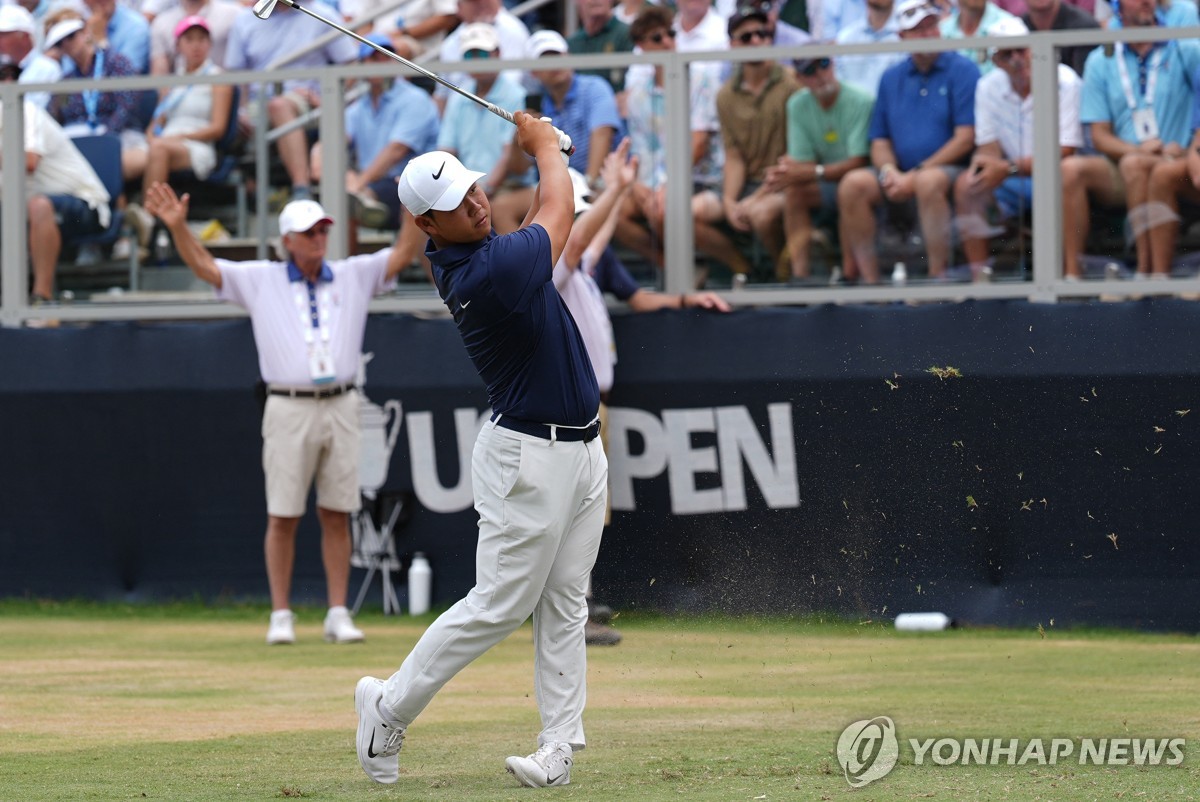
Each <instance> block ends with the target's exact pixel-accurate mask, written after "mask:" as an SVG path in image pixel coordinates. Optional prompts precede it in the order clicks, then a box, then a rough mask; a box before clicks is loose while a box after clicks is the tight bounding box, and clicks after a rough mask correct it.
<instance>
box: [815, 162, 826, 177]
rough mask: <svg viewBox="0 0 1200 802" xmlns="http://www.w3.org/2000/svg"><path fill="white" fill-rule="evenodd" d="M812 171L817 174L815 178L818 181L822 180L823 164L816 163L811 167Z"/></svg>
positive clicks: (823, 175)
mask: <svg viewBox="0 0 1200 802" xmlns="http://www.w3.org/2000/svg"><path fill="white" fill-rule="evenodd" d="M813 173H814V174H815V175H816V176H817V180H818V181H822V180H824V178H825V165H823V164H818V165H817V166H816V167H814V168H813Z"/></svg>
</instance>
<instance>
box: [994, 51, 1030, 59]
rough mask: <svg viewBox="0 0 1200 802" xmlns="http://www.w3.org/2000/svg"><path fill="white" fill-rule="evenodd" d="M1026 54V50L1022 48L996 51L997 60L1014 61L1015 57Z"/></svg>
mask: <svg viewBox="0 0 1200 802" xmlns="http://www.w3.org/2000/svg"><path fill="white" fill-rule="evenodd" d="M1024 55H1025V51H1024V50H1020V49H1017V50H997V51H996V60H997V61H1012V60H1013V59H1014V58H1018V57H1020V56H1024Z"/></svg>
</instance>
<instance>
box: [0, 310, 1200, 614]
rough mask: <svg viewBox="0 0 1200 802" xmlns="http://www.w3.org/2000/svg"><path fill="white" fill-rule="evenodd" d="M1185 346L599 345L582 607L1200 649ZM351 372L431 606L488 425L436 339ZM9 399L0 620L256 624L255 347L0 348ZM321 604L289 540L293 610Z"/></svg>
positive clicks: (681, 341)
mask: <svg viewBox="0 0 1200 802" xmlns="http://www.w3.org/2000/svg"><path fill="white" fill-rule="evenodd" d="M1197 324H1200V311H1198V310H1197V309H1196V305H1195V304H1190V303H1184V302H1177V301H1156V302H1152V303H1151V302H1139V303H1130V304H1112V305H1110V304H1104V305H1100V304H1096V305H1089V304H1072V305H1061V306H1045V305H1034V304H1025V303H1015V302H1012V303H1008V302H995V303H964V304H958V305H935V306H925V307H915V308H914V307H905V306H871V307H833V306H829V307H816V308H811V309H796V310H770V311H765V310H754V311H750V310H747V311H739V312H736V313H733V314H730V315H712V314H703V313H700V312H687V313H680V312H661V313H654V314H645V315H626V316H619V317H618V318H617V319H616V321H615V327H616V333H617V347H618V354H619V362H618V365H617V370H616V375H617V381H616V386H615V388H614V390H613V393H612V398H611V404H610V411H611V418H610V424H609V427H608V432H607V434H608V438H609V455H610V463H611V487H612V506H613V522H612V525H611V526H610V527H609V528H608V530H607V531H606V534H605V540H604V544H603V546H602V549H601V556H600V561H599V563H598V565H597V568H596V573H595V584H596V588H597V592H598V593H602V595H603V598H605V600H606V601H611V602H614V603H616V604H618V605H622V606H625V607H626V608H636V607H645V608H654V609H666V610H727V611H733V612H746V611H763V612H805V611H830V612H835V613H839V614H845V615H850V616H855V617H861V618H862V619H890V618H891V617H893V616H894V615H895V614H896V613H899V612H904V611H915V610H938V611H941V612H945V613H946V614H947V615H949V616H950V617H951V618H953V619H955V620H956V621H957V622H959V623H962V624H969V623H980V624H990V623H1001V624H1022V625H1025V624H1028V625H1035V624H1041V625H1043V626H1047V627H1049V626H1055V625H1058V626H1063V625H1069V624H1077V623H1092V624H1122V625H1131V626H1145V627H1154V628H1175V629H1188V630H1195V629H1200V613H1198V612H1197V610H1196V609H1194V607H1193V606H1189V605H1181V604H1180V603H1179V601H1178V600H1179V599H1186V598H1195V597H1196V592H1197V591H1198V590H1200V587H1198V585H1200V580H1197V579H1196V578H1195V577H1196V574H1197V572H1196V568H1197V561H1198V559H1200V546H1198V545H1197V541H1196V539H1195V538H1194V537H1193V536H1192V526H1193V521H1194V520H1195V517H1196V515H1195V513H1196V510H1195V506H1196V502H1195V501H1194V497H1195V493H1194V491H1193V489H1192V486H1193V484H1194V477H1195V476H1196V475H1198V473H1200V472H1198V471H1197V470H1196V468H1197V457H1196V454H1197V453H1198V452H1197V449H1196V445H1197V427H1198V426H1200V383H1198V382H1197V380H1196V372H1197V366H1198V365H1200V360H1197V353H1196V345H1195V340H1196V338H1195V337H1194V332H1195V331H1196V330H1197ZM366 350H367V351H368V352H369V353H370V354H371V355H372V356H371V359H370V361H369V363H368V364H367V366H366V393H365V395H366V399H367V400H368V402H369V404H368V406H369V410H370V411H369V412H368V413H365V417H364V446H365V447H371V448H376V449H377V450H378V453H379V454H381V455H383V457H384V458H385V463H386V470H385V471H383V475H382V478H381V479H379V485H380V491H381V493H382V494H384V495H388V494H392V495H393V496H399V495H401V494H405V495H406V496H407V497H408V498H410V499H412V500H414V501H415V504H413V505H412V509H413V512H412V516H411V518H410V519H409V520H408V521H407V523H406V524H405V525H404V526H403V527H402V528H401V529H400V530H399V532H398V533H397V549H398V551H399V552H400V553H401V554H402V555H404V554H410V553H411V552H413V551H424V552H426V553H427V554H428V555H429V557H430V560H431V562H432V563H433V565H434V571H435V583H434V596H435V603H449V602H451V601H453V600H455V599H456V598H458V597H459V596H461V595H462V594H463V593H464V592H465V591H466V590H467V589H468V588H469V587H470V585H471V583H472V580H473V572H474V566H473V560H474V534H475V533H474V527H475V516H474V513H473V510H472V509H471V492H470V486H469V472H468V470H467V466H468V464H469V460H470V452H471V447H472V445H473V441H474V435H475V432H476V431H477V429H478V427H479V425H481V422H482V420H483V419H484V417H485V415H486V414H487V410H486V406H487V403H486V397H485V395H484V392H483V390H482V388H481V387H480V385H479V381H478V379H477V377H476V376H475V373H474V370H473V369H472V367H471V365H470V364H469V362H468V361H467V359H466V358H465V356H464V355H463V353H462V347H461V344H460V343H459V341H458V336H457V334H456V332H455V331H454V328H453V325H452V324H451V323H450V322H449V321H448V320H418V319H415V318H411V317H407V316H394V317H392V316H389V317H375V318H372V319H371V321H370V323H369V325H368V332H367V342H366ZM0 370H3V375H4V376H5V380H4V383H3V386H2V387H0V403H2V404H3V407H2V408H3V410H4V414H3V416H0V418H2V419H0V433H2V439H0V443H2V444H3V448H4V452H3V453H4V459H3V463H2V465H3V467H0V504H2V509H3V515H2V516H0V594H3V595H6V596H12V595H23V594H32V595H38V596H51V597H67V596H87V597H96V598H122V597H124V598H131V599H155V598H169V597H175V596H187V597H192V596H195V595H200V596H203V597H210V598H218V597H232V598H265V597H266V582H265V578H264V576H263V568H262V556H261V555H262V535H263V530H264V527H265V510H264V504H263V488H262V475H261V468H260V446H261V440H260V438H259V434H258V421H259V411H258V407H257V402H256V400H255V399H254V396H253V392H252V385H253V382H254V379H255V377H256V374H257V367H256V357H255V353H254V346H253V341H252V339H251V337H250V332H249V325H248V324H247V323H246V322H245V321H231V322H220V323H204V324H177V325H153V326H139V325H132V324H113V325H94V326H91V327H88V328H86V329H79V330H71V329H60V330H57V331H36V332H34V331H19V330H15V331H0ZM1193 407H1194V408H1195V410H1196V411H1195V413H1194V414H1193V413H1192V412H1191V410H1192V409H1193ZM368 444H369V445H368ZM360 578H361V573H360V572H356V573H355V576H354V577H353V578H352V583H353V584H355V585H357V582H358V581H359V580H360ZM401 579H402V578H401ZM401 584H402V583H401ZM323 587H324V583H323V579H322V576H321V569H320V560H319V544H318V539H317V534H316V526H315V522H314V521H313V520H311V514H310V520H307V521H306V522H305V524H304V525H303V526H302V529H301V543H300V546H299V550H298V563H297V571H296V591H297V594H298V595H300V596H302V597H305V598H309V599H312V600H319V599H320V598H321V597H322V595H323ZM352 589H354V588H352ZM402 601H403V600H402Z"/></svg>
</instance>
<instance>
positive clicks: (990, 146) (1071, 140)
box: [954, 17, 1083, 281]
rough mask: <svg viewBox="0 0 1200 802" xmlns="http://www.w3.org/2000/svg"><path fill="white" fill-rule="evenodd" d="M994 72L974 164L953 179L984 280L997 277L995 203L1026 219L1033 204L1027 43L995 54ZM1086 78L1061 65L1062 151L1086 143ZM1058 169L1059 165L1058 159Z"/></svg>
mask: <svg viewBox="0 0 1200 802" xmlns="http://www.w3.org/2000/svg"><path fill="white" fill-rule="evenodd" d="M1028 33H1029V29H1028V28H1026V27H1025V23H1023V22H1021V20H1020V19H1019V18H1017V17H1009V18H1007V19H1005V20H1004V21H1003V22H1001V23H997V24H996V26H994V27H993V28H992V29H991V30H990V31H989V35H991V36H1024V35H1026V34H1028ZM992 63H993V64H994V65H995V66H996V67H997V69H995V70H992V71H991V72H989V73H988V74H987V75H985V76H983V78H981V79H980V80H979V83H978V84H976V86H975V154H974V155H973V156H972V157H971V166H970V167H969V168H967V169H966V170H964V171H963V172H962V173H960V174H959V176H958V179H957V180H956V181H955V182H954V208H955V209H956V210H957V212H958V214H957V217H956V218H955V225H956V226H957V227H958V233H959V236H960V237H961V239H962V249H963V253H964V254H965V255H966V257H967V262H968V263H969V264H970V266H971V273H972V275H973V276H974V277H975V279H976V280H977V281H981V280H987V278H988V277H990V276H991V260H990V259H989V258H988V244H987V239H986V237H987V236H988V235H989V234H990V233H992V231H991V229H990V227H989V226H988V223H987V219H986V210H987V206H988V205H989V204H990V203H992V202H993V201H994V202H995V203H996V204H997V205H998V206H999V207H1000V211H1001V213H1002V214H1004V216H1005V217H1013V216H1016V217H1021V216H1023V214H1024V212H1025V211H1027V210H1028V209H1029V208H1030V207H1031V205H1032V203H1033V178H1032V173H1033V93H1032V92H1033V85H1032V83H1031V81H1030V74H1029V65H1030V55H1029V49H1028V48H1011V49H1009V48H1005V49H1000V50H996V51H995V52H993V53H992ZM1082 91H1083V81H1082V80H1081V79H1080V77H1079V76H1078V75H1076V74H1075V71H1074V70H1072V69H1071V68H1070V67H1068V66H1066V65H1065V64H1059V65H1058V144H1059V151H1060V156H1061V157H1064V158H1065V157H1067V156H1070V155H1071V154H1072V153H1074V152H1075V151H1076V149H1078V148H1080V147H1082V146H1083V128H1082V126H1081V125H1080V122H1079V104H1080V99H1081V92H1082ZM1051 169H1057V165H1053V166H1052V168H1051Z"/></svg>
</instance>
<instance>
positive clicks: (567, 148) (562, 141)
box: [541, 117, 575, 167]
mask: <svg viewBox="0 0 1200 802" xmlns="http://www.w3.org/2000/svg"><path fill="white" fill-rule="evenodd" d="M541 119H542V122H544V123H548V122H550V118H549V117H542V118H541ZM554 133H556V134H558V149H559V151H561V152H562V157H563V164H565V165H567V166H568V167H570V166H571V148H572V147H574V146H575V143H574V142H572V141H571V137H569V136H567V135H566V133H565V132H564V131H563V130H562V129H561V128H558V127H555V128H554Z"/></svg>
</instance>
